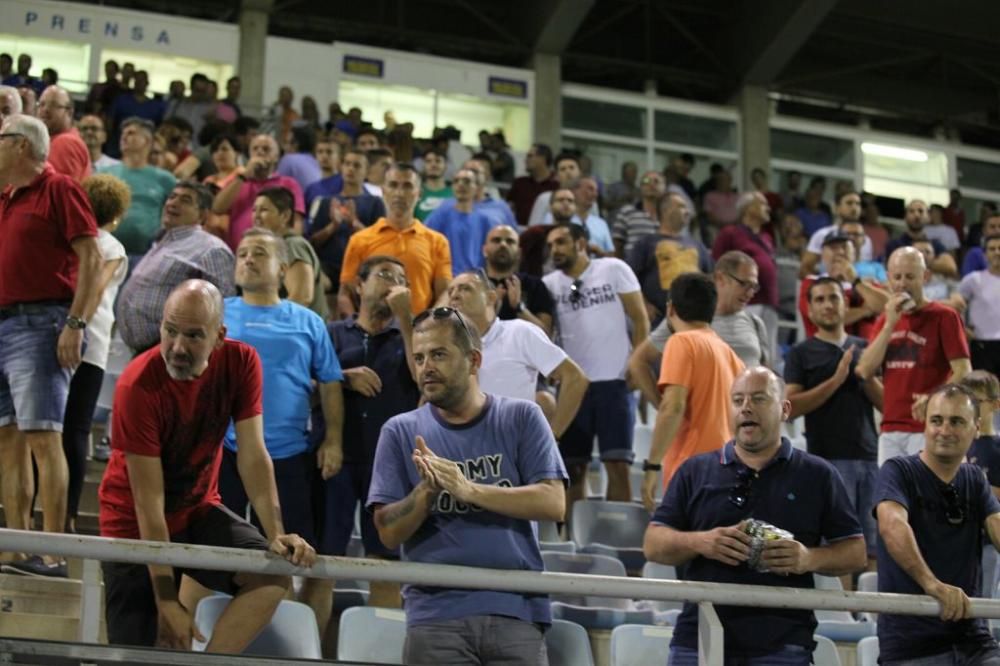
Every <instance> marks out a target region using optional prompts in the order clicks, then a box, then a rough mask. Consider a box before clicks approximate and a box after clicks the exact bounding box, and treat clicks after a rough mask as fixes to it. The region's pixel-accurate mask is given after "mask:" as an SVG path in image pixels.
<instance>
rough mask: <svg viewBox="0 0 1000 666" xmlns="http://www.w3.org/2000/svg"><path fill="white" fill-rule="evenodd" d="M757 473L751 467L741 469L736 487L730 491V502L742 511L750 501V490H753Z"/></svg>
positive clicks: (737, 475)
mask: <svg viewBox="0 0 1000 666" xmlns="http://www.w3.org/2000/svg"><path fill="white" fill-rule="evenodd" d="M756 478H757V473H756V472H754V471H753V470H752V469H750V468H749V467H741V468H740V470H739V471H738V472H736V485H735V486H733V489H732V490H731V491H729V502H730V503H731V504H732V505H733V506H735V507H738V508H740V509H742V508H743V507H745V506H746V505H747V502H749V501H750V490H751V489H752V488H753V482H754V479H756Z"/></svg>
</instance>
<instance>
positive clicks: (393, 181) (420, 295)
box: [337, 163, 452, 317]
mask: <svg viewBox="0 0 1000 666" xmlns="http://www.w3.org/2000/svg"><path fill="white" fill-rule="evenodd" d="M419 197H420V174H418V173H417V171H416V169H414V168H413V165H411V164H405V163H398V164H396V165H394V166H393V167H392V168H390V169H389V170H388V171H387V172H386V175H385V182H384V184H383V194H382V198H383V199H384V201H385V208H386V216H385V217H383V218H381V219H380V220H379V221H378V222H376V223H375V224H373V225H372V226H370V227H368V228H366V229H362V230H361V231H358V232H356V233H355V234H354V235H352V236H351V239H350V240H349V241H348V243H347V249H346V251H345V252H344V264H343V267H342V268H341V270H340V295H339V297H338V300H337V305H338V311H339V313H340V316H341V317H346V316H348V315H351V314H354V312H355V309H356V308H355V305H354V294H353V292H354V285H355V279H356V278H357V274H358V269H359V267H360V266H361V263H362V262H363V261H364V260H365V259H367V258H368V257H373V256H375V255H382V254H385V255H389V256H393V257H396V258H397V259H399V260H400V261H402V262H403V265H404V266H405V267H406V277H407V279H408V280H409V282H410V293H411V306H412V309H413V312H414V313H417V312H422V311H423V310H425V309H427V308H428V307H430V305H431V304H433V303H434V302H436V301H437V299H438V298H439V297H440V296H441V294H443V293H444V292H445V290H446V289H447V288H448V283H449V282H451V275H452V273H451V250H450V249H449V247H448V239H447V238H445V237H444V236H443V235H442V234H440V233H438V232H437V231H433V230H431V229H428V228H427V227H425V226H424V225H423V224H422V223H421V222H420V221H419V220H417V219H416V218H415V217H413V208H414V206H416V205H417V199H418V198H419Z"/></svg>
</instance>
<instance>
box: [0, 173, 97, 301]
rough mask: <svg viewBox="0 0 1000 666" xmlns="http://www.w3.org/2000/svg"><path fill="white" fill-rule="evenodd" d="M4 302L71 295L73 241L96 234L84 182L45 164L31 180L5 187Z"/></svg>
mask: <svg viewBox="0 0 1000 666" xmlns="http://www.w3.org/2000/svg"><path fill="white" fill-rule="evenodd" d="M0 220H2V221H3V223H2V224H0V307H6V306H9V305H13V304H15V303H30V302H32V301H67V302H68V301H71V300H73V294H74V292H75V291H76V273H77V268H78V266H79V261H78V260H77V256H76V253H75V252H74V251H73V246H72V242H73V241H74V240H75V239H77V238H81V237H83V236H97V222H96V220H95V219H94V211H93V209H92V208H91V207H90V200H89V199H88V198H87V194H86V192H84V191H83V189H82V188H81V187H80V185H79V184H78V183H77V182H76V181H75V180H73V179H72V178H70V177H69V176H65V175H63V174H60V173H56V172H55V170H54V169H53V168H52V167H51V166H49V165H46V166H45V168H44V169H43V170H42V172H41V173H40V174H38V176H36V177H35V179H34V180H32V181H31V182H30V183H29V184H28V185H25V186H24V187H19V188H17V189H16V190H14V191H13V193H11V191H10V190H9V189H7V190H5V191H3V192H2V193H0Z"/></svg>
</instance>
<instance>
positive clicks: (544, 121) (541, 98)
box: [531, 53, 562, 152]
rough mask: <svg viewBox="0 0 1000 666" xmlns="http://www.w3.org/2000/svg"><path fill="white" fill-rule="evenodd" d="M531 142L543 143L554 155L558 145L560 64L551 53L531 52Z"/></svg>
mask: <svg viewBox="0 0 1000 666" xmlns="http://www.w3.org/2000/svg"><path fill="white" fill-rule="evenodd" d="M531 65H532V68H533V69H534V70H535V112H534V114H535V117H534V121H535V122H534V124H535V127H534V130H535V131H534V141H537V142H538V143H546V144H548V145H549V146H551V147H552V150H554V151H556V152H558V151H559V146H560V145H561V144H562V136H561V134H562V62H561V59H560V58H559V56H557V55H553V54H551V53H535V54H534V55H533V56H532V58H531Z"/></svg>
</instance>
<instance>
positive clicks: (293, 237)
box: [282, 234, 330, 321]
mask: <svg viewBox="0 0 1000 666" xmlns="http://www.w3.org/2000/svg"><path fill="white" fill-rule="evenodd" d="M285 245H286V246H287V247H288V266H289V267H291V266H292V265H293V264H296V263H298V262H300V261H304V262H305V263H307V264H309V265H310V266H312V269H313V299H312V303H310V304H309V309H310V310H312V311H313V312H315V313H316V314H318V315H319V316H320V317H322V318H323V321H326V320H327V319H328V318H329V315H330V309H329V307H327V304H326V293H325V292H324V291H323V269H322V268H320V265H319V257H317V256H316V250H314V249H313V246H312V244H310V243H309V241H307V240H306V239H305V238H303V237H302V236H299V235H298V234H287V235H286V236H285ZM286 297H287V292H285V291H284V288H282V298H286Z"/></svg>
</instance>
